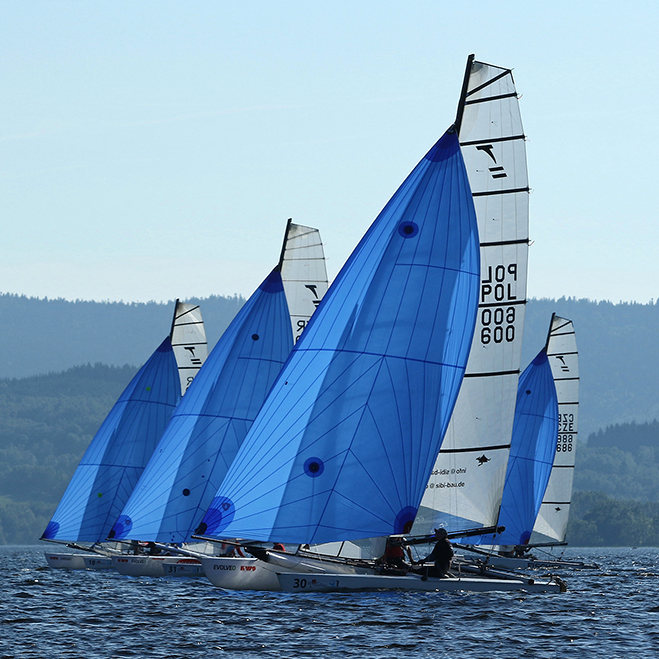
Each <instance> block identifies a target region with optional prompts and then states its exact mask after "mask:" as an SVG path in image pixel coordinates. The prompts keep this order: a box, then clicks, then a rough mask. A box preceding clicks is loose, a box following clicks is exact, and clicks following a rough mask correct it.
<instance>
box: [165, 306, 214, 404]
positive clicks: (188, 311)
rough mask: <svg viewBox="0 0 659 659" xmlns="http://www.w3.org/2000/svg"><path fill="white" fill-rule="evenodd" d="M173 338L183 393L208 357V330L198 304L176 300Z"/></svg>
mask: <svg viewBox="0 0 659 659" xmlns="http://www.w3.org/2000/svg"><path fill="white" fill-rule="evenodd" d="M171 340H172V348H173V349H174V357H175V358H176V364H177V366H178V373H179V377H180V378H181V395H183V394H184V393H185V392H186V391H187V390H188V387H189V386H190V384H192V381H193V380H194V378H195V375H197V373H198V372H199V369H200V368H201V367H202V365H203V363H204V362H205V361H206V357H208V344H207V343H206V330H205V329H204V321H203V320H202V318H201V309H200V308H199V305H198V304H191V303H190V302H181V301H180V300H176V309H175V311H174V320H173V322H172V333H171Z"/></svg>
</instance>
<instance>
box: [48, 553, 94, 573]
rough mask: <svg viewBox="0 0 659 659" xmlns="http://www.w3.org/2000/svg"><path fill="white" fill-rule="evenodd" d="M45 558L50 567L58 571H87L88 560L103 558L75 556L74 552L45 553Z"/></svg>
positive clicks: (84, 555)
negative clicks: (86, 562) (86, 561)
mask: <svg viewBox="0 0 659 659" xmlns="http://www.w3.org/2000/svg"><path fill="white" fill-rule="evenodd" d="M44 556H45V557H46V562H47V563H48V567H52V568H55V569H57V570H86V569H87V565H85V559H86V558H89V559H91V558H101V557H100V556H96V555H94V554H74V553H72V552H52V551H45V552H44Z"/></svg>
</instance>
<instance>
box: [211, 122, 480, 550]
mask: <svg viewBox="0 0 659 659" xmlns="http://www.w3.org/2000/svg"><path fill="white" fill-rule="evenodd" d="M478 286H479V249H478V230H477V226H476V218H475V212H474V204H473V201H472V196H471V190H470V188H469V182H468V179H467V174H466V171H465V168H464V163H463V160H462V155H461V153H460V148H459V145H458V140H457V136H456V135H455V134H453V133H447V134H445V135H444V136H443V137H442V138H441V139H440V140H439V141H438V142H437V144H436V145H435V146H434V147H433V148H432V149H431V150H430V151H429V152H428V154H427V155H426V156H425V158H424V159H423V160H422V161H421V162H420V163H419V165H417V167H416V168H415V169H414V170H413V172H412V173H411V174H410V175H409V176H408V178H407V179H406V180H405V182H404V183H403V184H402V185H401V187H400V188H399V189H398V191H397V192H396V194H395V195H394V196H393V197H392V199H391V200H390V201H389V203H388V204H387V206H386V207H385V208H384V210H383V211H382V212H381V213H380V215H379V216H378V218H377V219H376V220H375V222H374V223H373V225H372V226H371V228H370V229H369V231H368V232H367V233H366V235H365V236H364V238H363V239H362V240H361V242H360V243H359V245H358V246H357V248H356V249H355V251H354V252H353V253H352V255H351V256H350V258H349V259H348V261H347V262H346V265H345V266H344V267H343V269H342V270H341V272H340V273H339V275H338V277H337V278H336V280H335V282H334V283H333V284H332V286H331V287H330V290H329V291H328V293H327V294H326V296H325V298H324V299H323V302H322V303H321V304H320V306H319V308H318V311H317V312H316V314H315V315H314V316H313V317H312V319H311V322H310V323H309V325H308V327H307V329H306V330H305V332H304V334H303V335H302V337H301V339H300V341H299V342H298V343H297V344H296V348H295V349H294V351H293V353H292V354H291V357H290V359H289V361H288V362H287V364H286V366H285V367H284V369H283V371H282V373H281V375H280V376H279V378H278V380H277V382H276V384H275V385H274V387H273V390H272V392H271V394H270V395H269V396H268V399H267V400H266V402H265V404H264V406H263V409H262V410H261V412H260V413H259V416H258V417H257V419H256V421H255V423H254V425H253V426H252V429H251V431H250V432H249V434H248V436H247V438H246V440H245V442H244V444H243V446H242V447H241V449H240V451H239V452H238V455H237V456H236V460H235V461H234V463H233V464H232V466H231V468H230V469H229V472H228V474H227V477H226V479H225V481H224V483H223V484H222V486H221V487H220V489H219V491H218V493H217V495H216V497H215V498H214V500H213V503H212V505H211V507H210V508H209V510H208V512H207V514H206V515H205V517H204V520H203V523H202V525H201V527H200V529H199V530H200V532H201V533H205V534H210V535H214V536H217V537H241V538H252V539H255V540H274V539H276V540H280V541H282V542H299V543H307V542H309V543H311V542H314V543H321V542H330V541H334V540H349V539H356V538H365V537H372V536H379V535H388V534H390V533H401V532H403V531H407V530H409V528H410V527H411V523H412V520H413V519H414V515H415V514H416V510H417V507H418V505H419V502H420V499H421V495H422V493H423V490H424V488H425V486H426V483H427V480H428V476H429V473H430V469H431V467H432V464H433V462H434V460H435V458H436V457H437V452H438V450H439V446H440V444H441V441H442V437H443V435H444V432H445V430H446V426H447V424H448V421H449V418H450V415H451V412H452V410H453V406H454V404H455V400H456V397H457V394H458V390H459V388H460V384H461V382H462V377H463V373H464V369H465V365H466V362H467V356H468V354H469V347H470V345H471V340H472V334H473V330H474V324H475V317H476V307H477V304H478Z"/></svg>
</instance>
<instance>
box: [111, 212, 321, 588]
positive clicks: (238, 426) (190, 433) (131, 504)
mask: <svg viewBox="0 0 659 659" xmlns="http://www.w3.org/2000/svg"><path fill="white" fill-rule="evenodd" d="M326 290H327V274H326V269H325V260H324V254H323V247H322V242H321V241H320V235H319V232H318V230H317V229H314V228H311V227H305V226H302V225H297V224H293V223H292V222H291V221H290V220H289V221H288V224H287V226H286V233H285V236H284V242H283V246H282V251H281V256H280V260H279V263H278V265H277V267H276V268H275V269H274V270H273V271H272V272H271V273H270V274H269V275H268V277H267V278H266V279H265V281H264V282H263V283H262V284H261V285H260V286H259V288H258V289H257V290H256V292H255V293H254V294H253V295H252V296H251V297H250V299H249V300H248V301H247V303H246V304H245V305H244V306H243V307H242V309H241V310H240V311H239V312H238V314H237V316H236V317H235V318H234V320H233V321H232V322H231V324H230V325H229V327H228V329H227V330H226V332H225V333H224V334H223V335H222V337H221V338H220V340H219V341H218V343H217V345H216V346H215V348H214V349H213V351H212V352H211V354H210V356H209V358H208V360H207V361H206V364H205V366H204V368H202V369H201V371H200V373H199V375H198V376H197V377H196V378H195V381H194V382H193V383H192V385H191V386H190V388H189V390H188V393H187V394H186V396H185V398H184V399H183V400H182V401H181V404H180V405H179V407H178V408H177V410H176V411H175V413H174V415H173V416H172V419H171V422H170V423H169V425H168V426H167V429H166V430H165V432H164V434H163V436H162V439H161V440H160V442H159V444H158V446H157V448H156V450H155V452H154V454H153V457H152V458H151V460H150V461H149V464H148V465H147V467H146V469H145V470H144V473H143V475H142V477H141V479H140V481H139V483H138V485H137V486H136V488H135V490H134V491H133V494H132V495H131V497H130V499H129V500H128V501H127V503H126V505H125V506H124V509H123V510H122V511H121V515H119V517H118V519H117V521H116V523H115V524H114V526H113V528H112V530H111V532H110V538H111V539H113V540H127V539H131V540H134V541H135V540H140V541H142V542H151V543H157V545H156V546H154V547H153V548H152V549H153V551H154V552H156V553H157V555H149V556H121V557H116V558H114V560H113V565H114V567H115V568H116V569H117V570H118V571H119V572H120V573H122V574H128V575H133V576H138V575H149V576H169V575H171V576H190V575H192V574H195V575H199V576H201V575H203V568H202V566H201V563H200V562H199V559H201V558H202V557H204V556H207V555H209V554H212V553H213V552H212V551H211V549H210V547H209V546H206V547H191V546H186V547H185V548H184V549H183V550H181V546H182V545H187V543H190V541H191V539H192V534H193V533H194V532H195V529H196V528H197V527H198V525H199V523H200V521H201V518H202V516H203V514H204V512H205V511H206V509H207V508H208V507H209V505H210V504H211V501H212V499H213V495H214V494H215V492H216V491H217V488H218V487H219V485H220V483H221V482H222V480H223V478H224V476H225V474H226V472H227V469H228V467H229V465H230V464H231V462H232V461H233V459H234V457H235V455H236V452H237V451H238V449H239V447H240V445H241V443H242V441H243V439H244V437H245V435H246V433H247V431H248V430H249V428H250V426H251V424H252V421H253V420H254V418H255V416H256V414H257V412H258V411H259V409H260V407H261V405H262V403H263V401H264V399H265V397H266V395H267V393H268V391H269V390H270V388H271V387H272V384H273V382H274V380H275V378H276V377H277V376H278V374H279V371H280V370H281V368H282V366H283V364H284V362H285V361H286V359H287V358H288V355H289V353H290V351H291V349H292V347H293V341H294V337H295V336H299V335H300V334H301V333H302V331H303V330H304V327H305V326H306V323H307V322H308V321H309V318H310V317H311V316H312V314H313V312H314V311H315V309H316V306H317V303H318V302H319V301H320V300H321V299H322V297H323V295H324V293H325V291H326ZM164 553H168V554H170V553H171V554H175V556H165V555H163V554H164ZM180 553H185V554H186V555H187V558H186V559H183V558H181V556H180V555H178V554H180ZM174 561H176V565H183V564H182V561H183V562H184V563H185V565H184V566H183V567H184V569H183V567H182V569H180V570H179V569H172V567H171V564H172V563H173V562H174Z"/></svg>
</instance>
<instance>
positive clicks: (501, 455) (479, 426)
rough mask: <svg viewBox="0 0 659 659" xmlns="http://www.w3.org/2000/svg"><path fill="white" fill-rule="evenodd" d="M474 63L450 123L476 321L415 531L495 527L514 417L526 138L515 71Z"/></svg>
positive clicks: (523, 272) (522, 298)
mask: <svg viewBox="0 0 659 659" xmlns="http://www.w3.org/2000/svg"><path fill="white" fill-rule="evenodd" d="M472 60H473V56H472V58H470V60H469V62H468V65H467V73H466V76H465V88H464V89H463V94H464V96H463V99H462V100H461V102H460V105H459V108H458V119H457V122H456V123H457V125H458V127H459V135H460V144H461V147H462V151H463V154H464V159H465V166H466V168H467V173H468V175H469V183H470V185H471V189H472V193H473V197H474V204H475V208H476V216H477V219H478V232H479V236H480V255H481V284H480V297H479V308H478V319H477V322H476V331H475V332H474V337H473V345H472V347H471V353H470V355H469V363H468V364H467V371H466V373H465V378H464V382H463V384H462V389H461V391H460V395H459V397H458V401H457V403H456V406H455V411H454V412H453V417H452V419H451V423H450V425H449V428H448V431H447V433H446V437H445V438H444V442H443V444H442V447H441V451H440V453H439V456H438V458H437V461H436V462H435V466H434V468H433V470H432V475H431V477H430V480H429V482H428V485H427V489H426V492H425V495H424V497H423V501H422V503H421V508H420V509H419V514H418V516H417V520H416V522H415V524H414V533H415V534H427V533H431V532H432V530H433V529H434V528H436V527H438V526H443V527H445V528H446V529H447V530H449V531H460V530H464V529H468V528H476V527H481V526H491V525H494V524H495V523H496V521H497V516H498V513H499V507H500V504H501V496H502V493H503V485H504V480H505V475H506V465H507V463H508V454H509V449H510V440H511V434H512V426H513V417H514V413H515V399H516V395H517V382H518V378H519V371H520V362H521V347H522V329H523V326H524V310H525V304H526V279H527V252H528V196H529V188H528V177H527V170H526V148H525V141H524V140H525V138H524V131H523V129H522V121H521V117H520V112H519V103H518V99H517V93H516V91H515V84H514V81H513V76H512V71H510V70H509V69H503V68H500V67H496V66H492V65H490V64H484V63H482V62H477V61H472Z"/></svg>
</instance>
